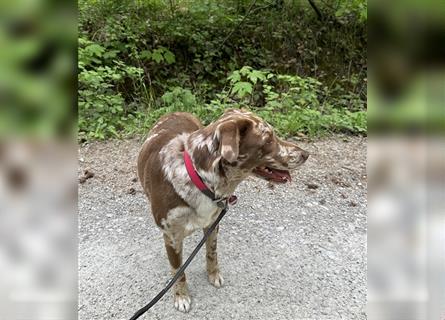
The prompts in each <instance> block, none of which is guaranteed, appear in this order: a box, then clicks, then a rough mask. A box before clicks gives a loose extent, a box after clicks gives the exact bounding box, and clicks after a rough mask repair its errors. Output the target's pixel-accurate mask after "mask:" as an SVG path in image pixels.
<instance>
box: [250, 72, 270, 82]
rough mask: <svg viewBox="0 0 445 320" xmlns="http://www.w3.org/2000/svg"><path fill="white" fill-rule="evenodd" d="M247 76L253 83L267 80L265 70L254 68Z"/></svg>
mask: <svg viewBox="0 0 445 320" xmlns="http://www.w3.org/2000/svg"><path fill="white" fill-rule="evenodd" d="M247 78H248V79H249V80H250V81H251V82H252V83H253V84H256V83H257V81H258V80H261V81H265V80H266V76H265V75H264V72H262V71H258V70H252V72H251V73H249V75H248V76H247Z"/></svg>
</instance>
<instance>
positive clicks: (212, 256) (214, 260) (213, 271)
mask: <svg viewBox="0 0 445 320" xmlns="http://www.w3.org/2000/svg"><path fill="white" fill-rule="evenodd" d="M218 230H219V226H217V227H216V229H215V230H213V232H212V233H211V234H210V236H209V237H208V238H207V241H206V251H207V254H206V263H207V275H208V277H209V282H210V283H211V284H212V285H214V286H215V287H217V288H220V287H221V286H222V285H223V283H224V279H223V277H222V276H221V272H220V271H219V265H218V254H217V252H216V249H217V237H218ZM206 231H207V229H204V233H205V232H206Z"/></svg>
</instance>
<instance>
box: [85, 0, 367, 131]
mask: <svg viewBox="0 0 445 320" xmlns="http://www.w3.org/2000/svg"><path fill="white" fill-rule="evenodd" d="M337 4H338V6H337ZM317 5H318V6H320V12H321V15H322V17H321V18H320V17H319V16H318V14H316V13H315V11H314V10H313V9H312V8H311V7H310V6H309V5H307V4H305V3H304V2H292V1H269V0H268V1H261V0H259V1H255V3H254V4H253V5H252V2H251V1H247V0H237V1H234V0H226V1H219V2H212V1H204V0H197V1H190V2H187V1H162V0H140V1H133V0H132V1H130V0H124V1H116V0H110V1H103V0H83V1H81V2H80V3H79V10H80V17H79V23H80V28H79V137H80V139H82V140H83V139H104V138H107V137H122V136H126V135H131V134H133V133H137V132H146V131H147V130H148V129H149V127H150V126H151V125H152V124H153V123H154V121H155V120H156V119H157V118H158V117H159V116H161V115H162V114H164V113H166V112H171V111H176V110H182V111H189V112H193V113H195V114H196V115H197V116H199V117H200V118H201V119H203V121H204V122H206V123H207V122H209V121H211V120H213V119H215V118H216V117H217V116H218V115H219V114H221V113H222V112H223V110H224V109H225V108H227V107H240V106H243V107H249V108H251V109H253V110H254V111H256V112H258V113H259V114H261V115H262V116H264V117H265V118H266V119H268V120H269V121H271V122H273V124H274V125H275V126H276V127H277V128H278V129H279V130H280V131H281V132H282V133H285V134H296V133H305V134H307V135H310V136H317V135H320V134H326V133H328V132H338V131H347V132H351V133H364V132H365V131H366V121H365V120H364V119H365V118H366V117H365V116H364V114H365V112H366V47H367V35H366V24H365V22H366V2H365V1H363V0H354V1H352V2H348V1H343V0H341V1H331V0H327V1H324V2H323V3H318V2H317ZM280 113H281V114H280ZM305 122H307V123H305Z"/></svg>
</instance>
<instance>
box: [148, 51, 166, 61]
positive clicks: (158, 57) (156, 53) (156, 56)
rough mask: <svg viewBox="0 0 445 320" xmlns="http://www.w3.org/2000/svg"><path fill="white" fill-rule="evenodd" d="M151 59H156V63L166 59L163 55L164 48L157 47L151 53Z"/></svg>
mask: <svg viewBox="0 0 445 320" xmlns="http://www.w3.org/2000/svg"><path fill="white" fill-rule="evenodd" d="M151 59H152V60H153V61H155V62H156V63H160V62H162V61H164V56H163V55H162V50H160V49H156V50H154V51H153V53H152V54H151Z"/></svg>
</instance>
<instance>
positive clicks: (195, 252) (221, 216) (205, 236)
mask: <svg viewBox="0 0 445 320" xmlns="http://www.w3.org/2000/svg"><path fill="white" fill-rule="evenodd" d="M227 210H228V206H227V203H226V205H225V206H224V208H223V209H222V211H221V213H220V214H219V216H218V218H216V220H215V222H213V224H212V225H211V226H210V228H209V229H207V231H206V233H205V234H204V237H203V238H202V239H201V241H200V242H199V243H198V245H197V246H196V248H195V249H194V250H193V252H192V253H191V254H190V256H189V257H188V259H187V260H186V261H185V262H184V264H183V265H182V266H181V268H179V270H178V272H176V274H175V276H174V277H173V278H171V279H170V280H169V282H168V284H167V286H166V287H165V288H164V289H162V291H161V292H159V293H158V294H157V295H156V297H154V298H153V300H151V301H150V302H149V303H148V304H147V305H146V306H145V307H143V308H141V309H139V310H138V311H137V312H136V313H135V314H134V316H132V317H131V318H130V320H136V319H137V318H139V317H140V316H142V315H143V314H144V313H145V312H147V311H148V309H150V308H151V307H153V306H154V305H155V304H156V302H158V301H159V300H160V299H161V298H162V297H163V296H164V295H165V294H166V293H167V291H168V290H169V289H170V288H171V287H172V286H173V285H174V284H175V282H176V281H177V280H178V279H179V277H180V276H181V275H182V274H183V273H184V271H185V269H186V268H187V267H188V265H189V264H190V262H192V260H193V258H194V257H195V256H196V254H197V253H198V251H199V249H201V247H202V246H203V244H204V243H205V242H206V240H207V238H208V237H209V236H210V234H211V233H212V232H213V230H215V228H216V226H217V225H218V223H219V222H220V221H221V219H222V218H223V217H224V215H225V214H226V212H227Z"/></svg>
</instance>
